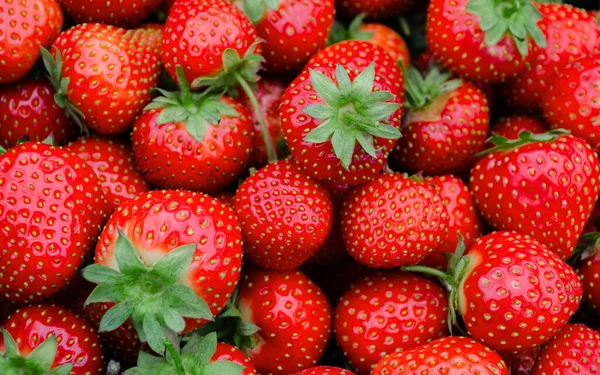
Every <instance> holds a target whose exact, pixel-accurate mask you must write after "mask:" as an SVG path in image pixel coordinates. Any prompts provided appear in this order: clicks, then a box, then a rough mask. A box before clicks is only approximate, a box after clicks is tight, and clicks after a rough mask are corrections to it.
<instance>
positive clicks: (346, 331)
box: [334, 271, 448, 375]
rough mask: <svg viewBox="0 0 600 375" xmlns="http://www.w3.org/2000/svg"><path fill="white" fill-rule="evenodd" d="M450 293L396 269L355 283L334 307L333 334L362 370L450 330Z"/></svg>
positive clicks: (360, 370)
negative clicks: (448, 319) (388, 355)
mask: <svg viewBox="0 0 600 375" xmlns="http://www.w3.org/2000/svg"><path fill="white" fill-rule="evenodd" d="M447 318H448V294H447V293H446V291H445V290H444V289H443V288H442V287H441V286H439V285H438V284H437V283H435V282H434V281H430V280H428V279H425V278H423V277H420V276H416V275H412V274H409V273H402V272H398V271H390V272H385V273H378V274H376V275H373V276H370V277H366V278H365V279H363V280H361V281H359V282H357V283H356V284H354V285H353V286H352V287H351V288H350V290H348V291H347V292H346V293H345V294H344V295H343V296H342V298H341V299H340V302H339V303H338V304H337V308H336V310H335V318H334V329H335V337H336V339H337V342H338V344H339V346H340V348H341V349H342V350H343V351H344V354H345V356H346V358H347V359H348V361H349V362H350V364H351V365H352V367H354V368H355V369H356V370H357V373H358V374H364V375H369V374H370V373H371V370H372V369H373V367H375V365H376V364H377V362H379V361H380V360H381V359H382V358H383V357H385V356H386V355H387V354H391V353H400V352H404V351H406V350H409V349H412V348H414V347H417V346H420V345H423V344H425V343H428V342H429V341H431V340H434V339H436V338H438V337H441V336H446V335H447V334H448V323H447V321H446V319H447Z"/></svg>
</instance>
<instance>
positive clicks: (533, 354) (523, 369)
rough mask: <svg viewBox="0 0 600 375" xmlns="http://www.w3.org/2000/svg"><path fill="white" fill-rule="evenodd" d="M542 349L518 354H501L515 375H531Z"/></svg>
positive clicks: (538, 348)
mask: <svg viewBox="0 0 600 375" xmlns="http://www.w3.org/2000/svg"><path fill="white" fill-rule="evenodd" d="M540 349H541V348H540V347H537V348H533V349H531V350H526V351H524V352H516V353H510V352H509V353H501V355H502V358H504V362H506V364H507V365H508V367H509V368H510V371H511V374H513V375H531V371H532V370H533V366H534V365H535V360H536V359H537V357H538V355H539V353H540Z"/></svg>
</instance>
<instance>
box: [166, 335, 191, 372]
mask: <svg viewBox="0 0 600 375" xmlns="http://www.w3.org/2000/svg"><path fill="white" fill-rule="evenodd" d="M165 347H166V348H167V350H168V351H169V354H171V357H172V358H173V362H175V369H176V370H177V375H186V374H185V369H184V368H183V363H182V362H181V356H180V355H179V351H177V349H176V348H175V346H174V345H173V343H172V342H171V340H169V339H168V338H167V337H165Z"/></svg>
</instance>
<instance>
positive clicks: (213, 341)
mask: <svg viewBox="0 0 600 375" xmlns="http://www.w3.org/2000/svg"><path fill="white" fill-rule="evenodd" d="M176 344H177V346H175V345H174V344H173V343H172V342H171V340H169V339H165V346H166V348H167V351H166V353H165V356H164V357H156V356H153V355H151V354H148V353H146V352H143V351H142V352H140V354H139V357H138V362H137V366H136V367H133V368H130V369H129V370H127V371H125V372H124V373H123V374H124V375H163V374H177V375H188V374H189V375H240V374H241V373H242V372H243V371H244V369H245V367H244V366H241V365H238V364H237V363H234V362H231V361H214V362H210V360H211V358H212V357H213V356H214V355H215V353H216V351H217V335H216V334H215V333H210V334H208V335H206V336H201V335H199V334H197V333H194V334H193V335H192V336H191V337H190V340H189V341H188V342H187V343H186V344H185V345H184V346H183V347H182V348H180V345H181V340H180V339H177V342H176Z"/></svg>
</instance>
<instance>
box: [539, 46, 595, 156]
mask: <svg viewBox="0 0 600 375" xmlns="http://www.w3.org/2000/svg"><path fill="white" fill-rule="evenodd" d="M541 95H542V96H541V98H542V100H541V102H542V104H541V107H542V111H543V113H544V118H545V119H546V121H547V122H548V124H549V125H550V127H551V128H553V129H557V128H561V129H567V130H569V131H571V134H573V135H574V136H577V137H580V138H583V139H584V140H586V141H587V142H588V143H589V144H590V145H591V146H592V147H594V148H597V147H598V145H599V144H600V131H598V130H597V128H598V127H599V126H600V105H599V104H598V103H600V55H598V54H597V55H594V56H589V57H583V58H581V59H579V60H577V61H575V62H573V63H572V64H570V65H567V66H566V67H565V68H563V69H560V74H559V76H558V77H557V78H554V79H553V80H551V81H549V82H548V90H545V91H543V92H542V93H541Z"/></svg>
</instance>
